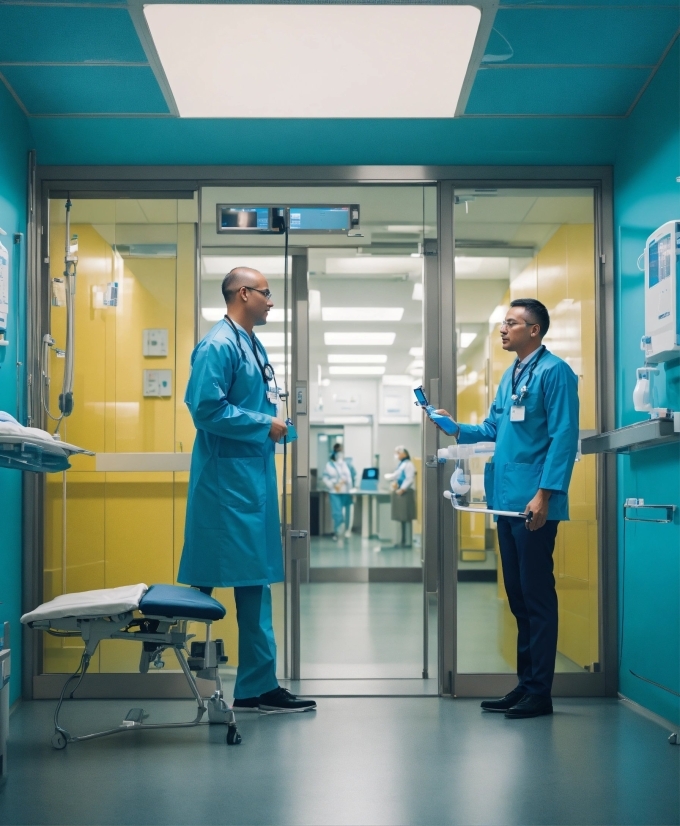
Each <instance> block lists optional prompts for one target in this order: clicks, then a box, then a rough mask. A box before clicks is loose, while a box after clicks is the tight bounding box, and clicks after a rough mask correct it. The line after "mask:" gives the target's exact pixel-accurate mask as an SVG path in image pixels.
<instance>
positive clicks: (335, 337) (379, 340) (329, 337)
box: [323, 333, 397, 347]
mask: <svg viewBox="0 0 680 826" xmlns="http://www.w3.org/2000/svg"><path fill="white" fill-rule="evenodd" d="M396 337H397V334H396V333H324V334H323V340H324V344H325V345H326V346H327V347H385V346H389V345H391V344H394V339H395V338H396Z"/></svg>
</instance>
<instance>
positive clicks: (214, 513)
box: [177, 267, 316, 712]
mask: <svg viewBox="0 0 680 826" xmlns="http://www.w3.org/2000/svg"><path fill="white" fill-rule="evenodd" d="M222 294H223V295H224V300H225V302H226V305H227V313H228V314H227V315H225V317H224V318H223V319H222V321H219V322H218V323H217V324H216V325H215V326H214V327H213V328H212V330H210V332H209V333H208V334H207V335H206V336H205V338H204V339H203V340H202V341H200V342H199V343H198V345H197V346H196V348H195V349H194V351H193V353H192V355H191V377H190V379H189V384H188V386H187V392H186V397H185V402H186V404H187V407H188V408H189V411H190V413H191V416H192V418H193V420H194V424H195V425H196V441H195V442H194V449H193V452H192V455H191V473H190V476H189V495H188V500H187V516H186V528H185V533H184V549H183V551H182V559H181V562H180V566H179V574H178V577H177V578H178V580H179V581H180V582H183V583H185V584H187V585H193V586H194V587H197V588H200V590H201V591H203V592H204V593H208V594H210V593H211V592H212V589H213V588H233V589H234V598H235V600H236V618H237V622H238V629H239V641H238V656H239V664H238V670H237V673H236V685H235V686H234V708H235V709H240V710H241V711H248V710H252V711H278V712H291V711H309V710H311V709H314V708H316V703H315V702H314V701H313V700H301V699H299V698H297V697H295V696H294V695H293V694H291V693H290V692H289V691H287V690H286V689H285V688H281V687H280V686H279V684H278V681H277V679H276V642H275V640H274V629H273V627H272V597H271V588H270V585H271V583H272V582H281V581H282V580H283V578H284V575H283V555H282V550H281V525H280V522H279V506H278V490H277V483H276V468H275V465H274V445H275V444H276V443H277V442H278V441H279V440H280V439H281V438H282V437H283V436H284V435H285V434H286V432H287V428H286V424H285V422H283V421H282V420H281V419H279V418H277V417H276V413H277V405H276V403H277V401H278V390H277V387H276V380H275V378H274V372H273V370H272V367H271V365H270V364H269V360H268V358H267V353H266V351H265V349H264V347H263V346H262V344H261V343H260V342H259V341H258V339H257V338H256V337H255V335H254V333H253V328H254V327H256V326H259V325H262V324H266V323H267V314H268V313H269V310H270V309H271V308H272V307H273V306H274V304H273V302H272V300H271V292H270V291H269V285H268V283H267V281H266V279H265V278H264V276H263V275H262V274H261V273H259V272H257V270H252V269H249V268H246V267H237V268H236V269H233V270H232V271H231V272H230V273H229V274H228V275H227V276H225V278H224V281H223V282H222Z"/></svg>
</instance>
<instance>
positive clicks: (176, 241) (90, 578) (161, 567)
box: [44, 199, 197, 672]
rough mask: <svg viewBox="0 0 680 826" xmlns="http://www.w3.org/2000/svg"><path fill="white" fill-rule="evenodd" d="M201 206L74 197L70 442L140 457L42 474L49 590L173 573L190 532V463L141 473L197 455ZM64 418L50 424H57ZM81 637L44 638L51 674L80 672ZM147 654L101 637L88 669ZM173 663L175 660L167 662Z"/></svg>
mask: <svg viewBox="0 0 680 826" xmlns="http://www.w3.org/2000/svg"><path fill="white" fill-rule="evenodd" d="M196 220H197V216H196V202H195V201H191V200H189V201H181V200H176V199H167V200H166V199H163V200H159V199H140V200H138V199H126V200H106V199H102V200H76V201H74V202H73V207H72V210H71V232H72V234H73V235H76V236H77V241H78V253H77V255H78V264H77V276H76V293H75V303H76V306H75V360H74V363H75V378H74V408H73V413H72V415H71V416H70V417H68V418H65V419H64V420H63V421H62V422H61V424H60V425H59V431H60V433H61V436H62V438H63V439H65V440H66V441H69V442H73V443H75V444H79V445H82V446H83V447H86V448H88V449H90V450H93V451H96V452H97V454H98V455H99V456H100V457H101V455H102V454H116V453H126V454H136V455H137V456H138V461H139V462H141V465H140V466H139V467H140V470H138V471H136V472H130V471H124V472H103V471H98V470H97V460H96V459H95V457H87V456H76V457H73V458H72V460H71V464H72V468H71V469H70V470H68V471H67V472H66V473H64V474H60V475H48V476H47V477H46V482H47V484H46V491H47V493H46V520H45V562H44V566H45V571H44V577H45V579H44V597H45V599H46V600H48V599H51V598H52V597H54V596H56V595H58V594H60V593H65V592H72V591H82V590H90V589H95V588H113V587H117V586H120V585H129V584H131V583H135V582H146V583H147V584H152V583H163V582H167V583H172V582H174V581H175V575H176V570H177V566H178V564H179V555H180V552H181V548H182V538H183V531H184V510H185V503H186V493H187V481H188V472H186V471H177V472H172V471H168V472H163V473H159V472H148V471H144V470H143V469H141V468H143V464H144V456H145V455H148V454H152V453H158V452H162V453H189V452H190V451H191V448H192V444H193V438H194V429H193V425H192V422H191V418H190V417H189V415H188V412H187V410H186V407H185V406H184V403H183V399H184V389H185V387H186V382H187V378H188V372H189V356H190V353H191V350H192V348H193V341H194V310H193V307H194V292H195V289H194V284H195V240H194V238H195V222H196ZM49 230H50V262H51V266H50V281H51V284H50V287H51V290H52V296H53V298H52V306H51V325H50V330H51V333H52V336H53V338H54V339H55V342H56V344H55V347H53V348H51V350H50V351H49V353H48V359H49V372H50V374H51V383H50V387H49V393H48V396H49V399H48V402H49V409H50V411H51V412H52V415H55V413H56V411H57V409H58V407H57V401H58V395H59V393H60V392H61V383H62V376H63V369H64V359H63V358H60V357H59V353H58V352H57V348H60V349H63V348H64V341H65V324H66V310H65V307H64V306H63V303H62V301H61V291H60V286H59V282H58V281H56V285H55V284H54V282H55V280H56V279H59V278H60V277H61V272H62V270H63V261H64V247H65V209H64V202H63V201H51V202H50V222H49ZM56 424H57V423H56V422H55V421H54V420H52V419H49V420H48V427H49V429H50V431H54V429H55V427H56ZM80 651H81V647H80V645H78V641H77V640H75V641H74V640H59V639H55V638H54V637H50V636H47V635H45V648H44V671H45V672H63V671H72V670H73V669H75V667H76V665H77V661H78V659H79V657H80ZM138 663H139V651H138V650H136V649H135V647H134V646H130V645H125V644H124V643H123V642H117V641H105V642H104V643H103V644H102V645H101V646H100V647H99V648H98V650H97V655H96V657H95V658H93V661H92V664H91V666H90V670H93V671H97V670H99V671H101V672H124V671H137V670H138ZM167 665H168V668H169V669H170V670H173V669H177V668H178V667H179V666H178V664H177V663H176V662H174V661H173V662H168V664H167Z"/></svg>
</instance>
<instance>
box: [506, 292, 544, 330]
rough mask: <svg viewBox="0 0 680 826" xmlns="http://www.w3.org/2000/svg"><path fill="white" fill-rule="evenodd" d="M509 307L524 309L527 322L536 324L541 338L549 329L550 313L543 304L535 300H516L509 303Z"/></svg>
mask: <svg viewBox="0 0 680 826" xmlns="http://www.w3.org/2000/svg"><path fill="white" fill-rule="evenodd" d="M510 306H511V307H524V309H525V310H526V313H527V316H528V318H527V321H530V322H531V323H532V324H538V326H539V327H540V328H541V338H543V336H544V335H545V334H546V333H547V332H548V330H549V329H550V313H549V312H548V308H547V307H546V306H545V304H541V302H540V301H537V300H536V299H535V298H516V299H515V300H514V301H511V302H510Z"/></svg>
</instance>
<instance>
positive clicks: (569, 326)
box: [454, 189, 599, 673]
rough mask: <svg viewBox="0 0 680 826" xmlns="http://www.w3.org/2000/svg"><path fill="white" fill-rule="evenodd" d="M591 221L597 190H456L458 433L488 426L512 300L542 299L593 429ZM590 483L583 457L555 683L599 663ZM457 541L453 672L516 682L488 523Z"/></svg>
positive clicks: (562, 580) (565, 565)
mask: <svg viewBox="0 0 680 826" xmlns="http://www.w3.org/2000/svg"><path fill="white" fill-rule="evenodd" d="M593 214H594V206H593V193H592V190H574V189H572V190H555V189H536V190H531V189H514V190H513V189H506V190H486V189H485V190H475V189H470V190H457V192H456V197H455V205H454V217H455V228H456V330H457V335H458V419H459V420H460V421H461V422H469V423H472V424H478V423H481V422H482V421H483V420H484V418H485V417H486V415H487V413H488V410H489V406H490V404H491V402H492V401H493V399H494V397H495V394H496V390H497V389H498V385H499V383H500V380H501V377H502V375H503V373H504V372H505V370H506V369H507V367H508V366H509V365H510V364H511V363H512V362H513V360H514V354H511V353H507V352H505V351H504V350H503V348H502V346H501V341H500V336H499V330H500V322H501V321H502V320H503V319H504V318H505V312H506V310H507V308H508V306H509V303H510V301H511V300H514V299H516V298H538V299H539V300H540V301H542V302H543V303H544V304H545V305H546V307H547V308H548V311H549V312H550V318H551V325H550V330H549V332H548V334H547V336H546V339H545V344H546V346H547V347H548V349H549V350H551V351H552V352H554V353H555V354H556V355H558V356H559V357H560V358H563V359H564V360H565V361H566V362H567V363H568V364H569V365H570V366H571V367H572V369H573V370H574V372H575V373H576V374H577V376H578V380H579V397H580V428H581V430H594V429H595V427H596V355H595V348H596V329H595V250H594V226H593ZM481 471H482V472H483V468H482V469H481ZM479 472H480V469H479V468H478V469H477V473H479ZM596 482H597V479H596V463H595V457H594V456H583V457H581V458H580V459H579V460H578V461H577V462H576V465H575V467H574V472H573V476H572V481H571V486H570V488H569V505H570V521H568V522H562V523H561V524H560V526H559V530H558V534H557V541H556V546H555V553H554V565H555V579H556V587H557V594H558V603H559V640H558V654H557V664H556V670H557V671H558V672H569V671H574V672H575V671H582V670H583V669H584V668H586V669H588V668H590V667H591V666H592V664H593V663H597V662H598V661H599V653H598V641H599V610H598V581H597V572H598V541H597V521H596V491H597V484H596ZM458 539H459V559H458V571H459V573H458V672H459V673H503V672H508V673H512V672H514V671H515V670H516V638H517V627H516V623H515V619H514V617H513V616H512V614H511V612H510V608H509V606H508V600H507V596H506V593H505V589H504V586H503V576H502V570H501V566H500V563H499V551H498V540H497V536H496V530H495V524H494V522H493V520H492V519H491V518H490V517H489V516H485V515H482V514H458Z"/></svg>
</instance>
